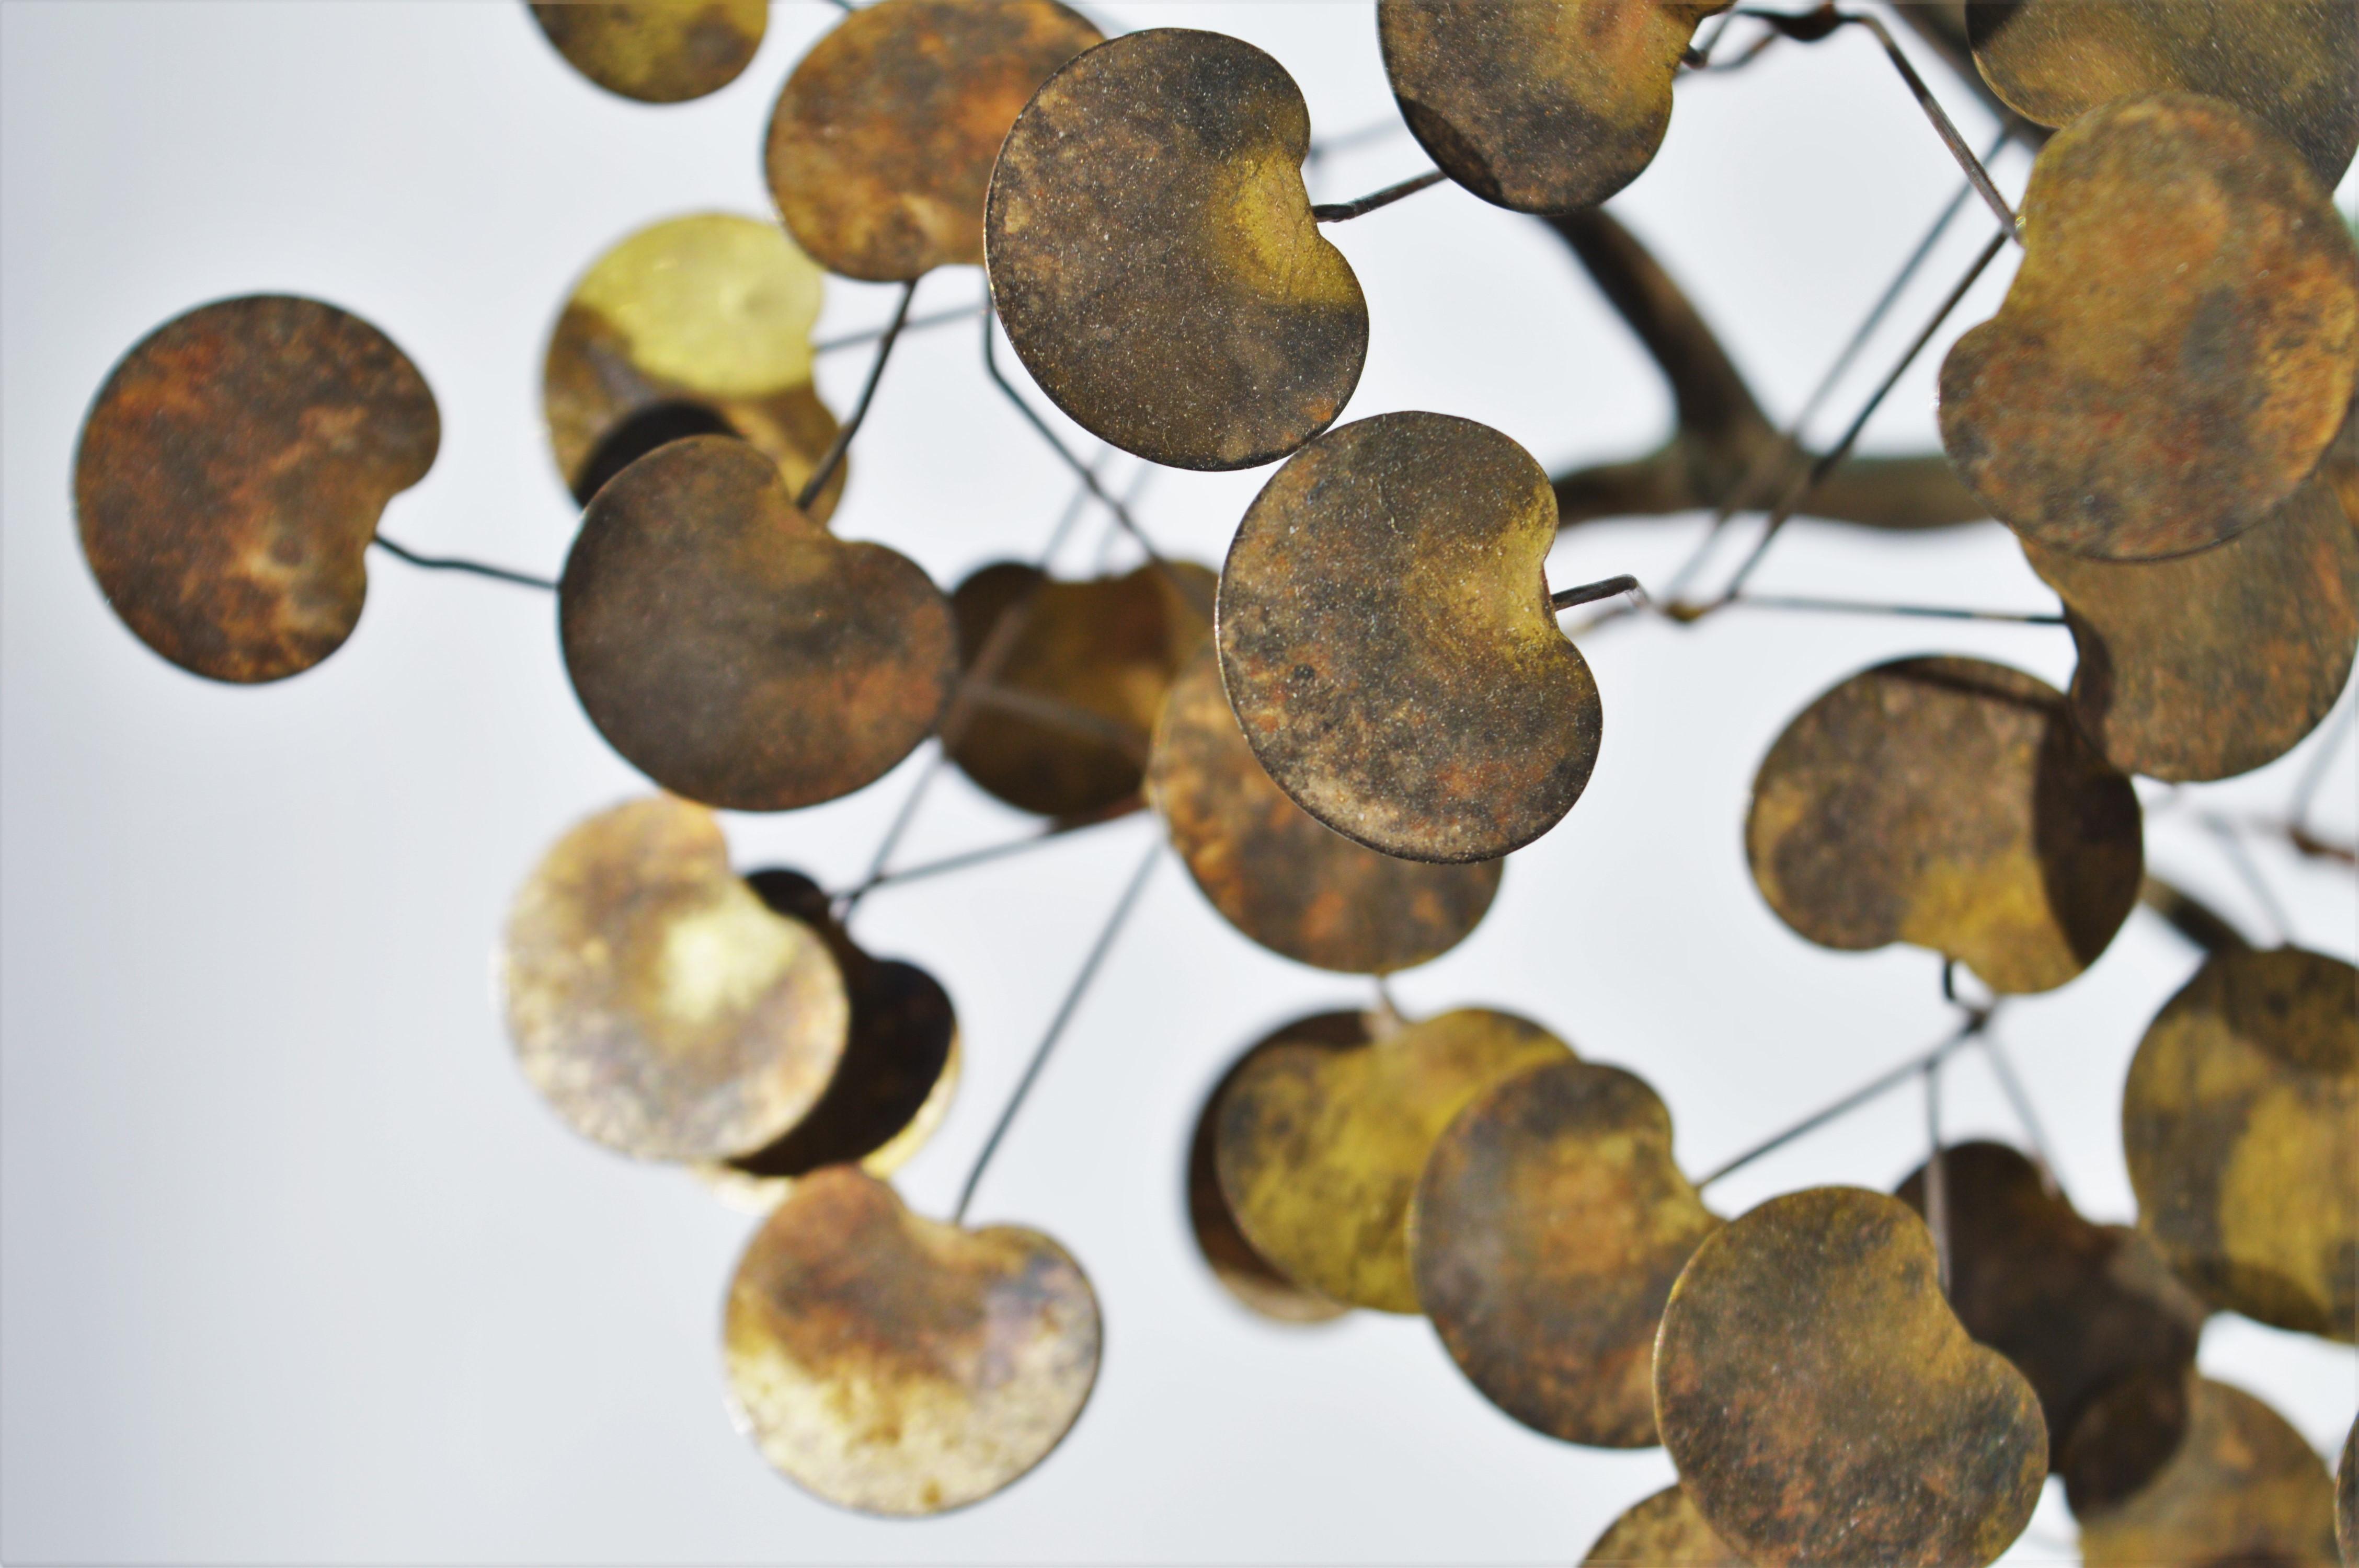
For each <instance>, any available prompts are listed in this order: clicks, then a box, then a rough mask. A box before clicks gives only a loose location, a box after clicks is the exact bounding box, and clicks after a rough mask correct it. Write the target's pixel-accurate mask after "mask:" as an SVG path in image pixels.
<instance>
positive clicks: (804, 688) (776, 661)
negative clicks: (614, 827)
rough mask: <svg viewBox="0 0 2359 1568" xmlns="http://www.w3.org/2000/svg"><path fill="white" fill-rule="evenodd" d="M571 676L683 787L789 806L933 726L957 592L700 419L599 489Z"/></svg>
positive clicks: (567, 606)
mask: <svg viewBox="0 0 2359 1568" xmlns="http://www.w3.org/2000/svg"><path fill="white" fill-rule="evenodd" d="M558 604H559V617H558V620H559V629H560V633H562V636H563V640H564V644H565V667H566V672H567V673H568V674H569V675H571V676H572V678H573V689H574V692H575V694H576V695H577V696H579V697H581V699H582V708H584V709H586V710H587V711H588V713H589V715H590V719H591V721H592V723H594V724H596V725H597V727H598V730H599V732H600V733H601V734H603V735H604V736H605V737H606V739H607V741H610V742H611V743H612V744H613V745H614V750H616V751H617V752H621V753H622V754H623V755H624V756H625V758H626V759H628V760H629V761H630V762H632V763H633V765H635V766H636V767H637V768H639V769H640V770H641V771H643V772H644V773H647V776H648V777H650V778H652V779H654V780H655V781H656V782H657V783H658V784H662V785H663V786H664V787H665V788H666V789H669V790H670V791H672V792H673V793H675V794H678V795H687V796H688V797H690V799H692V800H701V801H703V802H704V803H705V804H706V805H708V806H724V807H728V808H731V809H734V810H739V811H781V810H785V809H787V808H788V807H791V806H810V805H813V804H815V803H817V802H819V801H823V800H832V799H834V798H835V797H836V796H838V795H849V794H850V793H851V792H852V791H853V790H855V789H858V788H859V787H860V786H861V785H863V784H868V783H870V782H871V781H873V780H875V779H876V778H878V777H880V776H881V775H883V774H884V773H886V771H887V770H888V769H890V768H891V767H892V766H893V764H894V763H896V762H899V761H900V760H901V759H902V758H903V757H906V756H908V754H909V752H910V750H911V748H913V747H915V746H916V745H917V744H918V742H919V741H922V740H924V739H925V738H926V735H927V734H928V732H929V731H930V730H932V729H933V725H934V719H935V717H936V716H937V715H938V714H939V713H940V711H941V708H942V705H943V704H944V703H945V702H946V701H948V700H949V698H950V693H951V684H952V682H953V681H954V680H955V679H956V676H957V665H956V661H955V657H954V652H955V651H954V649H953V646H952V628H951V612H950V605H949V603H948V602H947V601H946V600H944V599H943V598H942V596H941V594H940V591H939V590H938V589H935V587H934V585H933V584H932V583H931V582H930V581H929V580H928V579H927V577H926V574H925V573H924V572H923V571H921V570H919V568H918V567H917V566H916V565H915V564H914V563H912V562H911V561H910V560H909V559H908V557H904V556H901V555H899V554H897V553H896V552H895V551H893V550H890V549H887V548H886V547H885V546H882V545H871V544H846V543H844V542H843V541H841V540H839V539H836V538H835V537H833V536H832V535H830V534H829V533H828V532H827V531H826V530H825V529H823V528H821V526H820V525H819V524H816V523H814V522H812V521H811V520H810V518H809V517H806V516H805V515H803V514H801V513H800V512H798V511H796V510H795V505H794V502H793V501H792V500H791V499H790V498H789V497H788V494H787V492H786V486H785V485H784V483H783V482H782V481H780V480H779V477H778V470H777V464H775V463H773V462H772V461H771V460H769V459H767V458H766V457H764V456H763V455H762V454H761V453H760V452H758V451H756V450H755V449H753V448H752V447H750V446H748V445H746V444H745V442H743V441H739V440H734V439H731V438H728V437H724V436H690V437H687V438H683V439H681V440H678V441H674V442H671V443H670V444H669V445H668V446H663V447H659V448H658V449H656V450H654V451H652V452H650V453H648V454H647V456H646V457H644V458H641V459H640V460H638V461H636V462H635V463H633V464H632V465H631V466H630V467H629V468H627V469H625V470H623V471H622V472H621V473H620V474H617V475H616V476H615V477H614V479H613V480H611V481H608V483H607V485H606V487H605V488H604V489H603V490H601V491H600V492H598V493H597V495H596V496H595V497H594V498H593V499H592V501H591V503H590V505H589V508H588V510H586V511H585V512H584V513H583V514H582V532H581V534H580V535H579V536H578V537H577V538H576V539H575V540H574V542H573V551H572V554H571V555H570V556H569V557H567V558H566V562H565V576H564V579H563V580H562V582H561V583H560V587H559V589H558Z"/></svg>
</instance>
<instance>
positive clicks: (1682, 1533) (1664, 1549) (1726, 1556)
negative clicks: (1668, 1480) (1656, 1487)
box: [1581, 1483, 1750, 1568]
mask: <svg viewBox="0 0 2359 1568" xmlns="http://www.w3.org/2000/svg"><path fill="white" fill-rule="evenodd" d="M1581 1564H1582V1568H1750V1564H1748V1563H1746V1562H1745V1559H1744V1558H1742V1557H1740V1556H1738V1555H1737V1554H1736V1550H1735V1548H1734V1547H1732V1546H1730V1545H1729V1544H1728V1542H1726V1541H1723V1540H1721V1539H1720V1537H1719V1536H1717V1535H1715V1534H1713V1533H1712V1526H1710V1525H1708V1524H1706V1523H1705V1522H1704V1518H1703V1515H1701V1514H1700V1513H1698V1512H1696V1510H1695V1505H1694V1504H1693V1503H1691V1502H1690V1501H1688V1495H1687V1493H1686V1492H1685V1491H1684V1490H1682V1489H1681V1488H1680V1487H1679V1486H1678V1484H1676V1483H1674V1484H1672V1485H1671V1486H1669V1487H1664V1488H1663V1489H1662V1490H1661V1491H1659V1492H1657V1493H1656V1494H1655V1495H1654V1496H1653V1497H1651V1498H1645V1499H1643V1500H1642V1501H1639V1502H1636V1503H1633V1504H1631V1505H1630V1506H1629V1507H1628V1508H1626V1509H1623V1510H1622V1512H1621V1514H1620V1515H1619V1516H1618V1517H1617V1518H1615V1519H1614V1522H1613V1523H1612V1524H1610V1525H1607V1526H1606V1527H1605V1533H1604V1534H1603V1535H1601V1536H1599V1537H1598V1538H1597V1543H1596V1544H1595V1545H1594V1546H1592V1547H1591V1548H1590V1549H1589V1555H1588V1556H1586V1557H1584V1558H1582V1560H1581Z"/></svg>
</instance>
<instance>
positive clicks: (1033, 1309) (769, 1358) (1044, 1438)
mask: <svg viewBox="0 0 2359 1568" xmlns="http://www.w3.org/2000/svg"><path fill="white" fill-rule="evenodd" d="M1098 1337H1099V1330H1098V1303H1097V1297H1096V1295H1095V1294H1094V1293H1093V1292H1092V1291H1091V1289H1090V1282H1089V1281H1088V1279H1087V1278H1085V1277H1084V1276H1083V1275H1082V1271H1081V1268H1080V1266H1079V1265H1078V1264H1076V1263H1075V1262H1074V1261H1073V1260H1072V1259H1071V1257H1070V1256H1069V1255H1068V1254H1067V1253H1066V1251H1065V1249H1063V1248H1061V1247H1060V1246H1058V1245H1057V1244H1056V1243H1055V1242H1054V1241H1052V1240H1050V1239H1049V1238H1048V1237H1046V1236H1043V1235H1041V1234H1040V1233H1039V1232H1038V1231H1037V1230H1026V1229H1021V1228H1019V1227H1015V1226H1005V1225H999V1226H991V1227H986V1228H984V1229H982V1230H962V1229H960V1228H958V1227H955V1226H949V1225H942V1224H939V1223H937V1222H935V1221H933V1220H930V1219H926V1218H923V1217H919V1216H918V1215H914V1214H911V1213H910V1212H909V1211H908V1209H907V1208H905V1207H904V1206H902V1204H901V1200H900V1199H899V1198H898V1197H897V1196H896V1195H894V1192H893V1189H892V1188H891V1187H888V1186H886V1184H884V1183H882V1182H879V1181H877V1180H875V1178H874V1177H871V1176H866V1175H863V1174H862V1173H860V1172H858V1171H856V1170H854V1169H853V1167H851V1166H849V1165H831V1166H829V1167H827V1168H826V1169H824V1170H821V1171H815V1172H813V1173H810V1175H808V1176H805V1177H804V1178H803V1179H802V1180H801V1181H799V1182H797V1183H796V1184H795V1186H794V1190H793V1191H792V1192H791V1193H789V1194H788V1195H787V1200H786V1201H785V1202H784V1203H782V1204H780V1205H779V1206H777V1209H776V1210H774V1211H773V1212H772V1213H771V1215H770V1217H769V1219H768V1220H767V1221H766V1222H765V1223H764V1225H763V1227H762V1228H761V1229H760V1230H759V1231H757V1232H756V1234H755V1237H754V1239H753V1240H752V1242H750V1243H749V1244H748V1245H747V1246H746V1249H745V1257H744V1259H743V1260H740V1261H739V1263H738V1265H737V1277H736V1279H735V1281H734V1282H733V1283H732V1284H731V1286H730V1289H729V1309H728V1314H727V1320H726V1323H725V1325H724V1326H723V1348H722V1360H723V1369H724V1371H725V1372H726V1373H727V1375H728V1379H729V1401H730V1405H731V1408H732V1411H733V1413H734V1415H735V1417H736V1420H737V1422H738V1425H739V1426H740V1427H741V1428H742V1429H743V1430H744V1431H745V1433H746V1434H747V1435H748V1436H750V1437H751V1438H752V1439H753V1440H754V1442H755V1444H756V1445H757V1446H758V1447H759V1448H760V1449H761V1451H762V1456H763V1457H764V1458H765V1459H767V1460H768V1461H769V1462H770V1463H771V1465H774V1466H776V1467H777V1469H778V1470H779V1471H780V1472H781V1473H782V1474H784V1475H785V1476H787V1477H788V1479H790V1480H792V1481H794V1482H795V1483H797V1484H798V1485H799V1486H801V1487H804V1488H806V1489H807V1490H809V1491H810V1492H812V1493H813V1494H815V1495H817V1496H819V1497H821V1498H825V1499H827V1500H828V1501H829V1502H832V1503H835V1504H837V1505H839V1506H841V1507H843V1508H848V1509H861V1510H863V1511H864V1512H867V1513H876V1514H904V1515H906V1514H933V1513H940V1512H942V1511H943V1510H944V1509H955V1508H960V1507H962V1506H964V1505H965V1504H968V1503H972V1502H976V1501H979V1500H980V1499H982V1498H987V1497H989V1496H991V1494H993V1493H994V1492H996V1491H998V1490H1000V1489H1001V1488H1002V1487H1006V1486H1008V1485H1009V1484H1011V1483H1013V1482H1014V1481H1016V1479H1018V1478H1019V1477H1021V1476H1023V1475H1024V1474H1025V1473H1026V1472H1027V1471H1028V1470H1030V1469H1031V1468H1032V1467H1033V1466H1034V1465H1038V1464H1039V1463H1040V1461H1041V1460H1043V1459H1045V1458H1047V1457H1048V1455H1049V1450H1050V1449H1052V1448H1054V1447H1056V1446H1057V1444H1058V1443H1059V1442H1060V1440H1061V1439H1062V1438H1063V1437H1064V1435H1065V1433H1066V1432H1067V1431H1068V1430H1070V1429H1071V1426H1072V1424H1073V1421H1074V1418H1076V1417H1077V1416H1079V1415H1080V1414H1081V1413H1082V1405H1083V1404H1084V1403H1085V1402H1087V1400H1089V1397H1090V1388H1091V1386H1092V1385H1093V1383H1094V1382H1095V1381H1096V1380H1097V1371H1098Z"/></svg>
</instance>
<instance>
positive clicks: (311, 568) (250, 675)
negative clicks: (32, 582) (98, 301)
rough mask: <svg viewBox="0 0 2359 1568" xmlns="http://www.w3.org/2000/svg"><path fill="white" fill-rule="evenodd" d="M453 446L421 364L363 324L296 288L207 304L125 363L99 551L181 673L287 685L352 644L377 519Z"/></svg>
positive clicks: (89, 433) (90, 468) (119, 609)
mask: <svg viewBox="0 0 2359 1568" xmlns="http://www.w3.org/2000/svg"><path fill="white" fill-rule="evenodd" d="M441 439H442V425H441V419H440V416H439V415H438V414H437V413H436V411H435V407H434V395H433V393H432V392H430V391H429V390H428V389H427V385H426V382H425V379H424V378H423V377H422V376H420V375H419V373H418V367H417V366H415V365H413V364H411V363H410V362H409V360H408V357H407V356H405V355H404V354H403V353H402V351H400V350H399V349H398V348H397V347H395V346H394V343H393V341H391V340H390V339H388V338H387V337H386V335H385V334H384V333H382V332H380V331H378V330H376V329H375V327H372V326H370V325H369V324H368V323H367V322H366V321H364V320H362V319H360V318H359V317H357V316H354V315H353V314H351V313H350V312H348V311H343V310H339V309H337V308H335V307H334V306H332V305H322V304H321V303H320V302H319V301H318V300H315V299H298V298H292V297H287V296H284V295H254V296H250V297H245V298H242V299H223V300H218V301H216V302H214V303H213V304H211V305H201V306H199V307H198V308H195V309H194V310H191V311H190V312H188V314H186V315H184V316H179V317H175V318H174V319H171V320H169V321H167V322H166V323H165V324H164V325H163V326H161V327H158V328H157V329H156V330H155V331H153V332H151V333H149V334H148V335H147V337H146V338H144V339H142V340H141V341H139V343H138V344H137V346H136V347H135V348H133V349H132V351H130V352H129V353H127V354H125V355H124V356H123V359H122V360H121V362H118V363H117V364H116V365H115V367H114V371H113V372H112V373H109V374H108V376H107V378H106V384H105V385H104V386H103V387H102V388H101V389H100V391H99V394H98V398H97V400H96V401H95V402H94V403H92V405H91V409H90V413H89V415H88V416H85V417H84V419H83V420H82V446H81V449H80V450H79V451H78V452H76V454H75V457H74V512H75V514H76V517H77V519H78V521H79V522H80V524H81V529H82V555H83V557H85V558H86V559H87V560H88V561H89V562H90V569H91V572H92V575H93V576H95V577H96V578H97V579H98V586H99V590H100V591H101V592H102V593H103V594H105V595H106V601H107V603H108V604H109V605H110V606H112V607H113V608H114V612H115V613H116V614H117V615H119V616H121V617H122V618H123V623H124V624H125V625H126V626H128V627H130V628H131V630H132V632H133V633H136V635H137V636H138V638H139V640H140V641H141V642H143V643H147V645H148V646H149V647H150V648H153V649H154V650H155V651H156V652H157V653H158V654H162V655H163V656H164V657H165V658H167V659H169V660H170V661H172V663H174V664H176V665H179V666H180V667H181V668H182V669H184V670H190V671H193V672H194V673H195V674H198V675H201V676H211V677H212V679H214V680H222V681H241V682H249V681H270V680H279V679H283V678H284V677H286V676H291V675H296V674H299V673H300V672H301V671H304V670H308V669H310V667H311V666H312V665H316V664H318V663H319V662H320V661H321V659H324V658H326V657H327V656H328V655H329V654H332V653H334V652H335V651H336V650H337V649H338V648H340V647H342V646H343V643H344V639H345V638H347V637H349V636H351V635H352V633H353V626H354V625H356V624H357V623H358V622H359V621H360V616H361V601H362V600H363V599H364V598H365V597H366V596H367V593H368V574H367V570H366V568H364V565H363V564H362V557H363V556H364V554H366V552H367V549H368V544H369V541H370V540H371V539H373V538H375V536H376V524H377V517H378V515H379V514H381V513H382V512H383V511H384V510H385V504H386V502H387V501H389V500H391V499H392V498H393V497H394V496H395V495H397V494H398V493H399V492H402V491H405V490H408V488H409V487H410V486H411V485H413V484H416V483H417V482H418V481H419V480H421V479H423V478H425V477H426V470H429V469H430V468H432V467H433V466H434V454H435V451H436V449H438V448H439V447H440V444H441Z"/></svg>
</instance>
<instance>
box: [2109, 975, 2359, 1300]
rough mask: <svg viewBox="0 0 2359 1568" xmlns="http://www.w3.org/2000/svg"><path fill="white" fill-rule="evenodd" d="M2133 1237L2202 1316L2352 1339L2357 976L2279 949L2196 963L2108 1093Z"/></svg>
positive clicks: (2356, 1245) (2357, 1201)
mask: <svg viewBox="0 0 2359 1568" xmlns="http://www.w3.org/2000/svg"><path fill="white" fill-rule="evenodd" d="M2122 1144H2123V1152H2124V1154H2125V1156H2126V1158H2127V1160H2128V1162H2129V1171H2130V1184H2131V1185H2132V1186H2133V1187H2135V1188H2136V1191H2137V1198H2138V1228H2139V1229H2141V1230H2143V1231H2145V1232H2146V1233H2147V1235H2148V1236H2150V1237H2152V1238H2154V1240H2155V1241H2156V1243H2157V1244H2158V1245H2159V1246H2160V1247H2161V1249H2162V1251H2163V1255H2164V1256H2165V1257H2167V1258H2169V1260H2170V1262H2171V1266H2172V1267H2173V1268H2175V1269H2176V1270H2178V1271H2179V1273H2180V1277H2181V1278H2182V1279H2184V1280H2186V1281H2187V1282H2188V1283H2189V1284H2190V1285H2192V1286H2194V1287H2195V1289H2196V1290H2197V1291H2199V1292H2201V1293H2202V1295H2203V1296H2204V1297H2205V1299H2207V1300H2209V1301H2210V1302H2211V1303H2212V1304H2213V1305H2214V1306H2217V1307H2220V1308H2223V1310H2225V1311H2229V1312H2240V1313H2243V1314H2245V1316H2247V1317H2252V1318H2258V1319H2259V1320H2260V1321H2261V1322H2263V1323H2267V1324H2274V1325H2277V1327H2279V1328H2290V1329H2294V1330H2296V1331H2298V1332H2299V1333H2303V1334H2320V1335H2324V1336H2328V1337H2329V1338H2332V1339H2340V1340H2343V1341H2345V1342H2346V1343H2347V1342H2349V1341H2350V1340H2352V1339H2353V1337H2354V1316H2359V1309H2354V1293H2359V1281H2354V1279H2353V1277H2352V1260H2353V1259H2354V1257H2359V1187H2354V1184H2353V1181H2352V1174H2351V1173H2352V1172H2354V1170H2359V970H2354V969H2353V968H2352V967H2351V966H2350V965H2348V964H2346V963H2344V962H2343V961H2342V960H2341V959H2339V958H2330V957H2325V956H2324V955H2323V954H2319V953H2306V952H2303V951H2301V950H2300V949H2299V948H2294V947H2281V948H2278V949H2277V950H2275V951H2273V952H2253V951H2245V952H2236V953H2221V954H2217V955H2214V956H2213V957H2211V958H2208V959H2206V960H2205V961H2204V964H2203V967H2202V968H2200V969H2198V970H2197V971H2196V972H2195V978H2194V979H2191V980H2190V981H2188V982H2187V985H2186V987H2185V989H2182V990H2180V993H2179V994H2178V995H2177V996H2174V997H2172V998H2171V999H2170V1000H2169V1002H2168V1003H2167V1004H2165V1006H2164V1007H2163V1010H2162V1011H2161V1012H2160V1013H2158V1015H2157V1016H2156V1018H2155V1021H2154V1022H2153V1023H2152V1024H2151V1025H2149V1026H2148V1027H2147V1032H2146V1038H2145V1039H2143V1040H2141V1041H2140V1042H2139V1043H2138V1048H2137V1054H2136V1056H2134V1057H2132V1058H2131V1060H2130V1072H2129V1079H2128V1082H2127V1083H2126V1084H2125V1085H2124V1087H2123V1089H2122Z"/></svg>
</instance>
